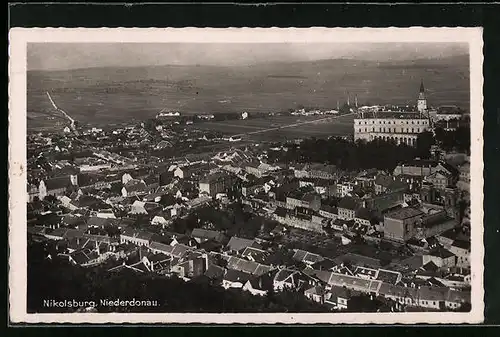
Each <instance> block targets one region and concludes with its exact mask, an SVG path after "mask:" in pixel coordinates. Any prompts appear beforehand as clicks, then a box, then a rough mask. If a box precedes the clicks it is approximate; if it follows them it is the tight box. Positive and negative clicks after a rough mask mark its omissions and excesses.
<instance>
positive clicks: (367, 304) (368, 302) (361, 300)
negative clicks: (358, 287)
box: [347, 294, 390, 312]
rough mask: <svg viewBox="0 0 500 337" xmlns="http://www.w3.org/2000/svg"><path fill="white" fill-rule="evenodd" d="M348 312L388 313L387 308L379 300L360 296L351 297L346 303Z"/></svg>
mask: <svg viewBox="0 0 500 337" xmlns="http://www.w3.org/2000/svg"><path fill="white" fill-rule="evenodd" d="M347 311H348V312H379V311H390V310H389V308H388V307H387V306H386V305H385V304H384V303H383V302H382V301H380V300H379V299H377V298H371V297H370V295H366V294H361V295H357V296H352V297H351V298H350V299H349V300H348V301H347Z"/></svg>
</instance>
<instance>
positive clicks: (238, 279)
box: [222, 269, 252, 289]
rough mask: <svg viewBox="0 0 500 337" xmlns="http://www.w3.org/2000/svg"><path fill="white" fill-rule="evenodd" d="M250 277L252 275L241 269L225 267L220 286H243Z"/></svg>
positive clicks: (227, 287)
mask: <svg viewBox="0 0 500 337" xmlns="http://www.w3.org/2000/svg"><path fill="white" fill-rule="evenodd" d="M250 279H252V275H251V274H248V273H246V272H243V271H239V270H234V269H227V270H226V272H225V274H224V277H223V279H222V286H223V287H224V288H226V289H229V288H240V289H241V288H243V286H244V285H245V284H246V283H247V282H248V281H249V280H250Z"/></svg>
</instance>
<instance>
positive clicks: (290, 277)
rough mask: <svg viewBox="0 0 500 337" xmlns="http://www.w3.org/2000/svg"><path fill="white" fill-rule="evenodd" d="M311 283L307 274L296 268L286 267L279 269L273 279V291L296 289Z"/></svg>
mask: <svg viewBox="0 0 500 337" xmlns="http://www.w3.org/2000/svg"><path fill="white" fill-rule="evenodd" d="M312 283H314V282H313V280H312V279H311V278H310V277H309V276H307V275H305V274H303V273H301V272H299V271H297V270H292V269H287V268H284V269H279V270H278V272H277V273H276V275H275V276H274V279H273V287H274V290H275V291H282V290H285V289H292V290H298V289H301V288H303V287H304V286H308V285H311V284H312Z"/></svg>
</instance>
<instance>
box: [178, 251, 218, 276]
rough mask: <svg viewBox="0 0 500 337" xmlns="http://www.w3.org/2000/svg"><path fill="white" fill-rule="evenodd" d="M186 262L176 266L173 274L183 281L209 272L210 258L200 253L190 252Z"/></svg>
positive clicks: (185, 259)
mask: <svg viewBox="0 0 500 337" xmlns="http://www.w3.org/2000/svg"><path fill="white" fill-rule="evenodd" d="M183 260H184V261H182V262H180V263H178V264H177V265H174V266H173V267H172V272H173V273H175V274H177V275H178V276H179V277H181V278H183V279H191V278H194V277H198V276H202V275H204V274H205V272H206V271H207V270H208V268H209V266H208V256H207V254H204V253H199V252H188V253H187V254H186V256H185V258H184V259H183Z"/></svg>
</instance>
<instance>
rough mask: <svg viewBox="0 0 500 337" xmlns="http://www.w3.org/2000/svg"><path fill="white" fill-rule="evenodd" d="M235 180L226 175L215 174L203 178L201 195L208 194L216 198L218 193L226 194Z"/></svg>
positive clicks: (200, 187)
mask: <svg viewBox="0 0 500 337" xmlns="http://www.w3.org/2000/svg"><path fill="white" fill-rule="evenodd" d="M232 183H233V179H232V178H231V176H230V175H229V174H226V173H215V174H211V175H208V176H206V177H204V178H202V179H201V180H200V182H199V191H200V194H202V193H206V194H207V195H209V196H211V197H215V196H216V195H217V194H218V193H225V192H227V190H229V189H230V188H231V187H232Z"/></svg>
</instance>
